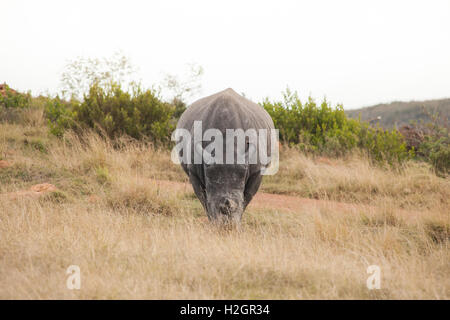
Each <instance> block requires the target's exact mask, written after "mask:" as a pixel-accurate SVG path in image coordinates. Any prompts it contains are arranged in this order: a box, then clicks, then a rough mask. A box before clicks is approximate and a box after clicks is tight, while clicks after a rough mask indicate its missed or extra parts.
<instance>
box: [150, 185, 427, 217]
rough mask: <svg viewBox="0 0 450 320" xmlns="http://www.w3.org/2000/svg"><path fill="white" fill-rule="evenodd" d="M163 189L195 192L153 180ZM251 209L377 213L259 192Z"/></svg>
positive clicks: (361, 206) (357, 206) (413, 213)
mask: <svg viewBox="0 0 450 320" xmlns="http://www.w3.org/2000/svg"><path fill="white" fill-rule="evenodd" d="M152 182H153V183H156V184H157V185H158V186H160V187H161V189H162V190H170V192H194V190H193V189H192V186H191V185H190V184H189V183H184V182H177V181H167V180H152ZM249 208H258V209H261V208H263V209H271V210H280V211H285V212H286V211H287V212H298V209H299V208H302V209H303V210H313V209H330V210H333V211H336V212H339V213H358V212H361V213H366V214H370V213H372V212H375V211H376V210H377V209H378V210H379V209H380V208H377V207H375V206H371V205H364V204H353V203H345V202H338V201H331V200H317V199H309V198H301V197H297V196H289V195H281V194H272V193H264V192H258V193H257V194H256V195H255V197H254V198H253V200H252V202H251V203H250V204H249ZM393 210H394V211H395V212H396V213H397V214H401V215H402V216H404V217H406V218H408V219H411V218H414V217H416V216H418V215H421V214H423V212H422V211H412V210H404V209H400V208H396V209H393Z"/></svg>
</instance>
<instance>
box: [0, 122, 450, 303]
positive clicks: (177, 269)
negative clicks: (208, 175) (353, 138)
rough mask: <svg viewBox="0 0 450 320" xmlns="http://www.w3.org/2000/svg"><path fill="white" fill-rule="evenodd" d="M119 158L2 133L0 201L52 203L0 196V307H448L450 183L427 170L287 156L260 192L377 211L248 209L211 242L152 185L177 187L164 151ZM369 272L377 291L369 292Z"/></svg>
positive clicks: (189, 212)
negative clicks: (149, 302) (331, 302)
mask: <svg viewBox="0 0 450 320" xmlns="http://www.w3.org/2000/svg"><path fill="white" fill-rule="evenodd" d="M25 140H26V141H28V142H27V143H25V142H24V141H25ZM125 145H126V147H123V148H121V149H114V148H112V146H111V145H110V143H109V142H105V141H103V140H101V139H99V138H98V137H96V136H95V135H88V138H87V140H86V142H85V143H84V144H82V143H80V141H79V140H78V139H76V138H75V137H73V136H68V137H66V140H65V141H64V142H61V141H58V140H56V139H53V138H48V137H47V136H46V133H45V130H44V129H42V128H41V127H38V126H26V127H22V126H18V125H10V124H2V125H0V157H2V158H4V159H5V160H7V161H8V162H10V163H11V164H12V166H11V167H9V168H5V169H0V193H5V192H12V191H15V190H22V189H26V188H29V187H30V186H31V185H33V184H36V183H42V182H50V183H53V184H55V185H56V186H57V187H58V189H59V190H60V191H59V192H58V193H56V194H49V195H47V196H45V197H41V198H40V199H37V200H36V199H29V198H27V197H22V198H18V199H10V198H7V197H2V196H0V298H5V299H12V298H25V299H29V298H50V299H54V298H55V299H56V298H63V299H70V298H83V299H85V298H86V299H92V298H106V299H108V298H150V299H152V298H162V299H174V298H184V299H204V298H235V299H237V298H250V299H253V298H274V299H299V298H307V299H316V298H325V299H336V298H342V299H359V298H361V299H372V298H374V299H395V298H399V299H406V298H412V299H422V298H430V299H449V298H450V278H449V274H450V251H449V242H450V239H449V238H450V226H449V221H450V219H449V206H448V202H446V201H448V200H447V198H448V192H449V191H448V190H449V188H448V186H449V181H448V179H447V180H446V179H442V178H437V177H436V176H434V175H433V174H432V173H431V172H430V171H429V170H428V169H427V168H425V167H422V166H420V165H417V164H414V163H411V164H408V165H407V166H405V168H403V170H402V171H398V172H397V171H391V170H386V169H381V168H375V167H373V166H371V165H369V163H368V162H367V161H366V160H364V159H357V158H356V157H355V158H352V159H349V161H348V162H345V161H344V160H339V161H338V160H326V159H325V160H323V159H322V160H320V159H319V160H318V159H316V160H314V159H310V158H307V157H304V156H302V155H301V154H298V153H296V152H295V151H293V150H284V153H283V155H282V163H281V165H280V168H281V169H280V174H279V175H278V176H275V177H271V178H269V179H266V181H265V182H264V186H263V188H264V189H265V190H266V191H272V192H277V193H289V194H297V195H301V196H310V197H316V198H320V199H333V200H345V201H349V202H352V203H356V204H360V203H366V204H367V203H368V204H372V205H379V206H374V207H367V206H365V207H363V206H360V207H359V206H355V207H354V208H353V209H351V210H349V209H343V208H341V207H330V205H329V204H327V203H326V202H317V205H315V206H312V207H311V206H309V207H304V208H302V207H299V208H297V209H295V210H283V209H280V208H277V207H276V206H273V207H270V206H268V207H267V208H262V207H259V206H253V207H250V208H249V210H248V211H247V212H246V213H245V215H244V220H243V224H242V227H241V228H240V229H239V230H220V229H216V228H214V227H212V226H210V225H209V224H208V223H207V221H206V218H205V214H204V213H203V212H202V209H201V206H200V204H199V202H198V201H197V200H196V199H195V198H194V197H193V196H192V192H191V191H190V190H189V189H176V188H171V187H170V185H164V184H159V183H158V182H157V181H155V179H165V180H178V181H186V178H185V177H184V174H183V172H182V171H181V169H180V168H178V167H177V166H175V165H173V164H172V163H171V162H170V156H169V154H168V153H167V152H164V151H155V150H152V149H149V148H146V147H144V146H142V145H139V144H136V143H132V142H128V143H126V144H125ZM424 184H425V185H424ZM405 188H408V189H409V190H410V191H405V190H404V189H405ZM375 189H376V190H377V191H376V192H375V193H374V192H373V190H375ZM400 207H404V208H416V209H418V210H415V211H414V212H412V211H411V214H410V211H408V210H398V209H399V208H400ZM372 264H375V265H379V266H380V268H381V276H382V279H381V281H382V282H381V288H382V289H381V290H368V289H367V287H366V279H367V277H368V274H367V273H366V269H367V267H368V266H369V265H372ZM69 265H78V266H80V269H81V281H82V283H81V290H68V289H67V287H66V279H67V275H66V269H67V267H68V266H69Z"/></svg>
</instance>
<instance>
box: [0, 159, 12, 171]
mask: <svg viewBox="0 0 450 320" xmlns="http://www.w3.org/2000/svg"><path fill="white" fill-rule="evenodd" d="M8 167H11V164H10V163H9V162H8V161H6V160H0V169H4V168H8Z"/></svg>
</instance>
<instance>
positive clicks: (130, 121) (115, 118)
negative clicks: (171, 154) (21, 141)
mask: <svg viewBox="0 0 450 320" xmlns="http://www.w3.org/2000/svg"><path fill="white" fill-rule="evenodd" d="M174 111H175V108H174V106H172V105H170V104H168V103H165V102H162V101H161V100H160V99H159V97H158V96H157V95H156V94H155V92H154V91H152V90H146V91H143V90H142V89H141V88H140V87H136V88H134V90H133V92H132V93H128V92H125V91H123V90H122V89H121V87H120V85H116V84H113V85H112V86H111V88H108V89H105V88H102V87H100V86H98V85H96V84H94V85H92V86H91V87H90V89H89V93H88V94H87V95H86V96H85V97H84V101H83V102H81V103H79V102H72V103H70V104H64V103H63V102H62V101H61V100H59V99H54V100H53V101H52V103H50V104H48V105H47V108H46V114H47V116H48V117H49V124H50V128H51V129H50V130H51V132H52V133H53V134H55V135H59V136H60V135H62V133H63V132H64V131H65V130H66V129H68V128H71V129H74V130H75V131H78V132H80V131H82V130H83V129H84V128H92V129H94V130H95V131H97V132H99V133H101V134H106V135H107V136H108V137H110V138H113V139H114V138H117V137H119V136H120V135H123V134H126V135H128V136H130V137H133V138H135V139H143V138H149V139H150V140H151V141H152V142H154V143H157V144H159V143H162V144H167V143H169V142H170V135H171V133H172V130H173V129H174V123H173V121H171V120H172V115H173V113H174Z"/></svg>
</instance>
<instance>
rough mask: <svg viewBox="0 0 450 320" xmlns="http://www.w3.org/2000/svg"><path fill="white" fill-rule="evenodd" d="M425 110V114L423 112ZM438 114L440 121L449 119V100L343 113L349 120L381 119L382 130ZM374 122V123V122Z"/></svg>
mask: <svg viewBox="0 0 450 320" xmlns="http://www.w3.org/2000/svg"><path fill="white" fill-rule="evenodd" d="M424 110H426V112H424ZM427 112H428V113H430V114H434V113H438V114H439V115H440V118H441V119H445V118H446V119H447V121H448V118H450V99H439V100H427V101H410V102H401V101H394V102H391V103H388V104H377V105H374V106H370V107H364V108H360V109H355V110H346V111H345V113H346V114H347V116H349V117H350V118H358V116H359V115H361V120H364V121H370V120H374V119H377V117H379V116H380V117H381V119H380V120H379V121H380V125H381V126H382V127H383V128H394V127H395V124H396V123H397V126H398V127H400V126H402V125H404V124H409V122H410V121H412V120H421V119H422V120H424V121H429V120H430V118H429V116H428V115H427ZM374 122H376V121H374Z"/></svg>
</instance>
